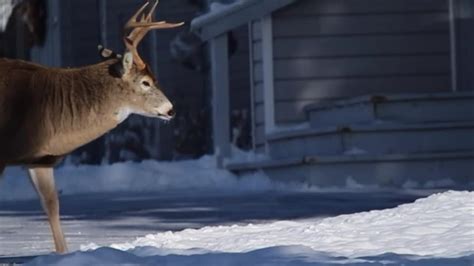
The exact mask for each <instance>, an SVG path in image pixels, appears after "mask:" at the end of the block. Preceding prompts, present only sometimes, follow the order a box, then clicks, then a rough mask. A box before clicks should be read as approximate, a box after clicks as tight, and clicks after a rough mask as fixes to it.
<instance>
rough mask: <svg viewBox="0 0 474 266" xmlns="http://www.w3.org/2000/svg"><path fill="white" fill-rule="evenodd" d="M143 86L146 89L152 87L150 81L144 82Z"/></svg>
mask: <svg viewBox="0 0 474 266" xmlns="http://www.w3.org/2000/svg"><path fill="white" fill-rule="evenodd" d="M142 84H143V86H145V87H150V86H151V85H150V82H148V81H143V82H142Z"/></svg>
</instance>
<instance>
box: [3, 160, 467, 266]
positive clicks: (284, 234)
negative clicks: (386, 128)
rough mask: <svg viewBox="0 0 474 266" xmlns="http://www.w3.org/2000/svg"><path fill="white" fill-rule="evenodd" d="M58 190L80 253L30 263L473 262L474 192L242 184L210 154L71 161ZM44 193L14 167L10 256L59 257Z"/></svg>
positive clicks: (6, 217)
mask: <svg viewBox="0 0 474 266" xmlns="http://www.w3.org/2000/svg"><path fill="white" fill-rule="evenodd" d="M250 159H252V158H250ZM57 183H58V187H59V189H60V191H61V203H62V210H63V211H62V213H63V226H64V229H65V231H66V235H67V239H68V242H69V245H70V248H71V250H72V251H75V250H79V251H75V252H73V253H71V254H68V255H64V256H58V255H46V256H40V257H37V258H35V259H34V260H32V261H30V264H31V265H45V264H48V265H84V264H91V265H97V264H118V263H121V264H124V263H128V264H148V265H157V264H160V265H161V264H165V265H314V264H324V265H328V264H336V265H340V264H359V265H367V264H369V263H372V264H375V265H379V264H384V265H386V264H389V265H390V264H391V263H392V264H405V265H472V264H473V263H474V193H473V192H460V191H458V192H455V191H449V192H441V193H437V194H433V192H434V191H426V190H403V191H392V190H386V189H385V190H384V189H380V188H377V187H361V186H360V185H359V184H354V182H353V181H352V180H348V181H347V185H348V186H347V187H344V188H331V189H327V188H325V189H321V188H315V187H308V186H307V185H305V184H288V183H278V182H274V181H272V180H269V179H268V178H266V177H265V176H264V175H263V174H255V175H251V176H246V177H242V178H241V177H236V176H234V175H232V174H231V173H228V172H226V171H223V170H217V169H216V167H215V165H214V159H213V158H212V157H203V158H202V159H200V160H194V161H184V162H179V163H166V162H154V161H148V162H143V163H140V164H136V163H122V164H115V165H110V166H100V167H99V166H97V167H93V166H80V167H73V166H66V167H63V168H61V169H60V170H59V171H58V173H57ZM431 194H433V195H431ZM35 198H36V196H35V194H34V192H33V190H32V189H31V186H30V184H29V181H28V180H27V178H26V176H25V175H24V173H23V171H21V169H18V168H12V169H8V171H7V172H6V175H5V179H4V180H3V182H2V183H0V257H1V256H8V257H12V256H26V255H36V254H41V253H47V252H48V251H50V250H51V248H52V242H51V237H50V233H49V228H48V225H47V223H46V221H45V220H44V216H43V214H42V211H41V209H40V206H39V203H38V201H37V200H36V199H35ZM419 198H421V199H419ZM30 199H31V200H30ZM415 199H418V200H417V201H416V202H413V201H414V200H415ZM22 260H23V261H24V260H25V259H20V261H22ZM3 261H7V262H8V261H9V262H11V261H12V260H11V258H9V259H6V260H3ZM1 263H2V259H1V258H0V264H1Z"/></svg>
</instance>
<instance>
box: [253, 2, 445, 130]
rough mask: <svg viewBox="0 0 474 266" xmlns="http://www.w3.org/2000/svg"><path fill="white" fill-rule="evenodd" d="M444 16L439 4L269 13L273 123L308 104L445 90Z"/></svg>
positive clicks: (298, 115) (324, 6)
mask: <svg viewBox="0 0 474 266" xmlns="http://www.w3.org/2000/svg"><path fill="white" fill-rule="evenodd" d="M448 11H449V9H448V2H447V0H417V1H412V0H351V1H348V0H303V1H299V2H298V3H296V4H295V5H293V6H290V7H288V8H285V9H282V10H281V11H278V12H276V13H274V14H273V34H274V47H273V49H274V78H275V109H276V110H275V112H276V114H275V115H276V121H277V123H279V124H283V123H297V122H301V121H304V120H305V114H304V112H303V108H304V106H306V105H308V104H311V103H318V102H321V103H324V102H328V101H333V100H337V99H340V98H345V97H351V96H357V95H364V94H377V93H412V92H439V91H449V90H450V89H451V88H450V85H451V77H450V41H449V12H448ZM254 45H256V46H258V45H259V43H258V41H256V43H255V44H254ZM255 51H256V53H255V55H254V62H255V70H254V73H255V80H256V82H257V84H258V82H260V81H261V78H262V72H261V62H260V59H261V53H258V52H259V51H261V49H255Z"/></svg>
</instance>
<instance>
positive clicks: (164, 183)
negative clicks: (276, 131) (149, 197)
mask: <svg viewBox="0 0 474 266" xmlns="http://www.w3.org/2000/svg"><path fill="white" fill-rule="evenodd" d="M239 156H240V157H242V160H243V159H245V160H250V158H257V157H255V156H251V155H248V154H245V153H242V152H241V153H240V155H239ZM239 156H236V157H239ZM55 174H56V186H57V188H58V190H59V191H60V193H61V195H76V194H81V193H104V192H128V193H131V192H167V191H170V190H180V191H188V192H189V191H190V192H194V193H196V194H201V193H203V190H206V191H210V192H212V191H214V192H219V193H222V192H223V191H226V192H227V193H248V192H257V191H269V190H285V191H288V190H292V189H294V190H302V189H306V187H305V186H303V185H301V184H291V183H290V184H288V183H280V182H275V181H272V180H270V179H269V178H268V177H266V176H265V175H264V174H261V173H257V174H251V175H247V176H243V177H238V176H236V175H234V174H232V173H230V172H228V171H226V170H220V169H217V167H216V165H215V158H214V157H213V156H204V157H202V158H201V159H199V160H187V161H180V162H158V161H151V160H150V161H144V162H141V163H133V162H125V163H117V164H113V165H101V166H90V165H81V166H64V167H62V168H59V169H58V170H56V172H55ZM33 198H36V194H35V192H34V190H33V188H32V186H31V184H30V182H29V180H28V178H27V177H26V171H24V170H23V169H21V168H7V169H6V171H5V173H4V180H3V181H2V182H1V185H0V201H12V200H25V199H33Z"/></svg>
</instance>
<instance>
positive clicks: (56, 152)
mask: <svg viewBox="0 0 474 266" xmlns="http://www.w3.org/2000/svg"><path fill="white" fill-rule="evenodd" d="M157 5H158V1H156V2H155V3H154V5H153V6H152V7H151V8H149V11H148V12H146V11H145V9H147V7H148V6H149V2H147V3H145V4H144V5H143V6H142V7H141V8H140V9H139V10H138V11H137V12H136V13H135V14H134V15H133V16H132V17H131V18H130V20H129V21H128V22H127V23H126V25H125V27H124V30H125V31H126V32H129V34H128V35H127V36H125V37H124V38H123V40H124V44H125V47H126V49H125V52H124V54H123V56H120V57H116V56H110V57H108V59H107V60H105V61H103V62H100V63H98V64H95V65H90V66H86V67H82V68H75V69H63V68H48V67H44V66H41V65H37V64H33V63H28V62H25V61H19V60H7V59H0V174H1V173H2V172H3V170H4V168H5V167H7V166H10V165H21V166H24V167H26V168H27V169H28V173H29V176H30V179H31V181H32V183H33V185H34V187H35V189H36V191H37V192H38V195H39V197H40V200H41V203H42V206H43V209H44V210H45V212H46V214H47V217H48V222H49V224H50V227H51V231H52V234H53V239H54V245H55V248H56V251H57V252H59V253H64V252H66V251H67V245H66V241H65V238H64V234H63V231H62V229H61V224H60V216H59V200H58V196H57V192H56V188H55V183H54V172H53V171H54V170H53V169H54V167H55V166H56V165H57V163H58V162H60V161H61V159H62V158H63V157H64V156H66V155H67V154H69V153H71V152H72V151H74V150H75V149H76V148H78V147H80V146H82V145H84V144H86V143H88V142H90V141H92V140H94V139H96V138H98V137H100V136H101V135H103V134H105V133H107V132H108V131H110V130H111V129H113V128H115V127H116V126H117V125H118V124H120V123H121V122H123V121H124V120H125V119H126V118H127V117H128V116H129V115H130V114H132V113H134V114H139V115H143V116H148V117H157V118H161V119H164V120H170V119H172V118H173V117H174V115H175V113H174V111H173V105H172V104H171V102H170V101H169V100H168V99H167V98H166V96H165V95H164V94H163V92H162V91H161V90H160V88H159V86H158V85H157V82H156V79H155V77H154V75H153V73H152V72H151V70H150V68H149V67H148V65H147V64H146V63H145V62H144V61H143V60H142V59H141V58H140V55H139V53H138V50H137V46H138V44H139V43H140V41H141V40H142V39H143V37H145V35H146V34H147V33H148V32H149V31H150V30H155V29H167V28H174V27H178V26H181V25H183V23H167V22H165V21H159V22H155V21H153V14H154V11H155V9H156V7H157Z"/></svg>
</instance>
